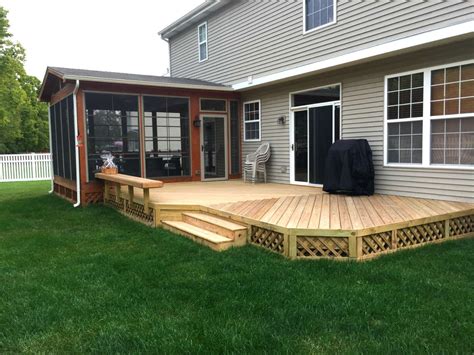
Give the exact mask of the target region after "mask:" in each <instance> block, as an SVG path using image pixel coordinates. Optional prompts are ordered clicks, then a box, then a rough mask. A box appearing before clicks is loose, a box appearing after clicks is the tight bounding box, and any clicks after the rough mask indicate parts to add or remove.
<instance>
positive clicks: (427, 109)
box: [385, 61, 474, 168]
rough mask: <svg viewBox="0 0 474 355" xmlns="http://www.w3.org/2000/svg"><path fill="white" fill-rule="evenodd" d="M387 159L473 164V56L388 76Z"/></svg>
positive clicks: (414, 163)
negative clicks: (451, 62) (455, 61)
mask: <svg viewBox="0 0 474 355" xmlns="http://www.w3.org/2000/svg"><path fill="white" fill-rule="evenodd" d="M385 85H386V92H385V95H386V96H385V102H386V106H385V117H386V119H385V141H386V144H385V163H386V164H388V165H391V164H393V165H402V166H403V165H406V166H420V167H451V168H456V167H458V168H474V61H466V62H462V63H455V64H449V65H445V66H441V67H434V68H427V69H423V70H419V71H416V72H412V73H406V74H399V75H391V76H388V77H386V83H385Z"/></svg>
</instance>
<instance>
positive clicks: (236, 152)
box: [230, 101, 240, 175]
mask: <svg viewBox="0 0 474 355" xmlns="http://www.w3.org/2000/svg"><path fill="white" fill-rule="evenodd" d="M239 134H240V120H239V102H238V101H231V102H230V160H231V169H230V172H231V174H233V175H234V174H238V173H240V136H239Z"/></svg>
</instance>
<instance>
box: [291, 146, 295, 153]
mask: <svg viewBox="0 0 474 355" xmlns="http://www.w3.org/2000/svg"><path fill="white" fill-rule="evenodd" d="M291 151H293V152H294V151H295V145H294V144H292V145H291Z"/></svg>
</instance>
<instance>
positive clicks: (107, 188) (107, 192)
mask: <svg viewBox="0 0 474 355" xmlns="http://www.w3.org/2000/svg"><path fill="white" fill-rule="evenodd" d="M109 188H110V186H109V182H108V181H104V201H108V199H109V192H110V191H109Z"/></svg>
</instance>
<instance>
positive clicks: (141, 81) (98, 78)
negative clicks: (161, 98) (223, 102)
mask: <svg viewBox="0 0 474 355" xmlns="http://www.w3.org/2000/svg"><path fill="white" fill-rule="evenodd" d="M54 79H56V80H57V79H60V80H62V81H75V80H80V81H88V82H100V83H113V84H128V85H144V86H154V87H169V88H184V89H197V90H215V91H233V88H232V87H230V86H227V85H223V84H219V83H213V82H210V81H205V80H197V79H190V78H180V77H168V76H155V75H143V74H130V73H117V72H108V71H99V70H86V69H74V68H60V67H48V68H47V69H46V73H45V76H44V79H43V83H42V85H41V91H40V95H39V97H40V100H43V101H47V99H48V98H49V97H50V95H51V93H50V92H49V91H51V89H52V87H54V84H53V81H54Z"/></svg>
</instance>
